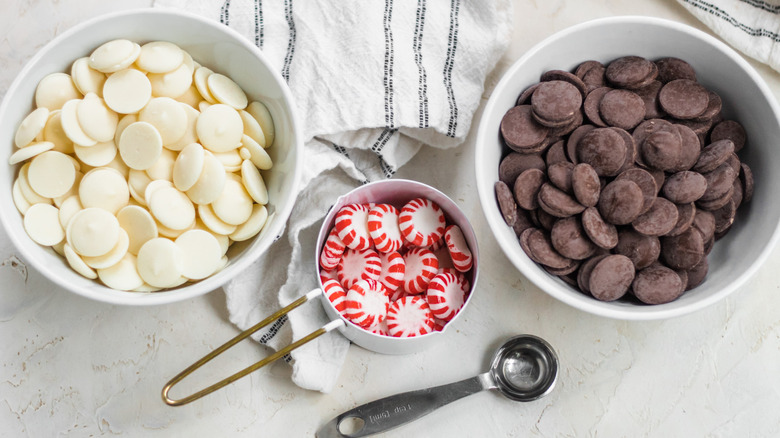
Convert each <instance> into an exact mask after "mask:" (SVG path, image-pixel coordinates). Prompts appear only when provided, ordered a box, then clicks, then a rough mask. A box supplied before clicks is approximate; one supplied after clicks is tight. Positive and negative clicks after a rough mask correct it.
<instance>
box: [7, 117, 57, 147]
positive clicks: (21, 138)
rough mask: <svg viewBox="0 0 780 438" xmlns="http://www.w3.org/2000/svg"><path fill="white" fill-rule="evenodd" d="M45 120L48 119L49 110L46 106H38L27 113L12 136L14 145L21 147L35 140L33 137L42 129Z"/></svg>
mask: <svg viewBox="0 0 780 438" xmlns="http://www.w3.org/2000/svg"><path fill="white" fill-rule="evenodd" d="M47 120H49V110H48V109H46V108H38V109H36V110H35V111H33V112H31V113H30V114H28V115H27V117H25V118H24V120H22V123H20V124H19V128H17V130H16V135H15V136H14V144H15V145H16V147H18V148H23V147H25V146H27V145H28V144H30V143H31V142H32V141H33V140H35V137H37V136H38V134H40V133H41V131H43V127H44V126H46V121H47Z"/></svg>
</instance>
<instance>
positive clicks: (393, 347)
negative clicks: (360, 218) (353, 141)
mask: <svg viewBox="0 0 780 438" xmlns="http://www.w3.org/2000/svg"><path fill="white" fill-rule="evenodd" d="M418 197H422V198H427V199H429V200H431V201H433V202H434V203H436V204H437V205H439V207H441V209H442V210H443V211H444V215H445V217H446V219H447V223H449V224H455V225H457V226H459V227H460V229H461V231H462V232H463V236H464V238H465V239H466V243H467V244H468V246H469V250H470V251H471V254H472V257H473V267H472V268H471V270H470V271H469V272H467V273H466V279H467V280H468V281H469V285H470V289H469V291H468V295H467V297H466V300H465V302H464V303H463V307H461V309H460V311H459V312H458V314H456V315H455V317H454V318H453V319H452V320H450V321H449V323H448V324H447V325H445V326H444V328H443V329H442V330H441V331H433V332H431V333H428V334H425V335H422V336H414V337H408V338H396V337H392V336H384V335H379V334H375V333H371V332H369V331H368V330H365V329H363V328H361V327H359V326H357V325H355V324H353V323H352V322H351V321H349V320H348V319H346V318H345V317H344V316H343V315H341V314H340V313H339V312H338V310H336V308H335V307H334V306H333V304H332V303H331V302H330V300H328V298H327V297H326V296H325V294H324V293H323V286H322V281H321V279H320V278H319V275H317V277H318V280H317V284H318V286H319V287H318V288H317V289H314V290H312V291H310V292H309V293H307V294H305V295H303V296H302V297H300V298H298V299H297V300H295V301H293V302H292V303H290V304H289V305H288V306H286V307H284V308H283V309H280V310H278V311H277V312H275V313H273V314H271V315H270V316H268V317H267V318H265V319H264V320H263V321H260V322H259V323H257V324H255V325H254V326H252V327H250V328H248V329H247V330H244V331H243V332H241V333H239V334H238V335H236V336H235V337H234V338H233V339H231V340H229V341H228V342H226V343H224V344H223V345H221V346H220V347H218V348H217V349H215V350H214V351H212V352H211V353H209V354H207V355H206V356H204V357H203V358H201V359H200V360H198V361H197V362H195V363H194V364H192V365H190V366H189V367H188V368H186V369H185V370H184V371H182V372H180V373H179V374H177V375H176V376H175V377H174V378H173V379H171V380H170V381H169V382H168V383H167V384H166V385H165V386H164V387H163V390H162V398H163V401H165V403H166V404H168V405H171V406H180V405H184V404H187V403H190V402H192V401H194V400H197V399H199V398H201V397H203V396H204V395H206V394H209V393H211V392H214V391H216V390H218V389H220V388H222V387H224V386H226V385H228V384H230V383H232V382H235V381H236V380H238V379H240V378H242V377H244V376H246V375H248V374H250V373H251V372H253V371H255V370H257V369H259V368H262V367H263V366H265V365H267V364H269V363H271V362H273V361H275V360H277V359H279V358H281V357H283V356H285V355H286V354H288V353H290V352H291V351H292V350H294V349H296V348H298V347H300V346H301V345H303V344H305V343H307V342H309V341H312V340H314V339H316V338H318V337H319V336H322V335H324V334H325V333H328V332H330V331H333V330H338V331H339V333H341V334H342V335H343V336H345V337H346V338H347V339H349V340H350V341H352V342H353V343H355V344H357V345H359V346H361V347H363V348H365V349H367V350H371V351H374V352H377V353H383V354H409V353H414V352H418V351H422V350H424V349H426V348H428V347H429V346H431V345H432V344H435V343H436V342H439V341H440V340H441V339H442V338H443V337H444V336H445V335H446V333H447V331H448V330H449V329H450V327H451V326H453V325H454V323H456V322H457V320H458V319H459V317H460V315H461V314H463V312H464V311H465V310H466V308H467V307H468V304H469V303H470V302H471V297H472V295H473V292H474V290H475V288H476V284H477V277H478V272H479V247H478V245H477V238H476V235H475V233H474V229H473V228H472V227H471V223H470V222H469V221H468V218H467V217H466V215H465V214H464V213H463V211H461V209H460V208H459V207H458V205H457V204H455V202H453V201H452V199H450V198H449V197H447V195H445V194H444V193H442V192H440V191H439V190H437V189H435V188H433V187H431V186H429V185H427V184H423V183H420V182H416V181H411V180H403V179H397V180H384V181H378V182H374V183H370V184H365V185H363V186H360V187H358V188H356V189H354V190H352V191H350V192H349V193H347V194H345V195H343V196H341V197H339V198H338V199H337V200H336V202H335V203H334V204H333V206H332V207H331V209H330V211H329V212H328V214H327V215H326V216H325V219H324V220H323V222H322V226H321V227H320V232H319V235H318V237H317V246H316V247H315V253H314V260H313V262H314V264H315V266H317V267H318V269H317V272H318V273H319V260H320V252H321V251H322V248H323V246H324V244H325V240H326V239H327V238H328V234H329V233H330V230H331V228H333V225H334V223H335V220H336V214H337V213H338V212H339V210H340V209H341V208H342V207H344V206H345V205H348V204H366V203H371V202H373V203H385V204H392V205H394V206H396V207H397V208H399V209H400V208H401V207H402V206H403V205H404V204H406V203H407V202H409V201H411V200H412V199H414V198H418ZM317 297H319V298H320V303H321V304H322V306H323V308H324V309H325V313H326V314H327V316H328V318H329V319H330V322H328V323H327V324H325V325H323V326H322V327H320V328H319V329H317V330H315V331H313V332H311V333H309V334H308V335H306V336H304V337H303V338H301V339H298V340H296V341H294V342H292V343H291V344H290V345H288V346H286V347H284V348H282V349H280V350H279V351H277V352H275V353H273V354H272V355H270V356H268V357H266V358H264V359H262V360H261V361H259V362H257V363H255V364H253V365H251V366H248V367H246V368H244V369H243V370H241V371H239V372H237V373H235V374H233V375H231V376H229V377H226V378H225V379H222V380H221V381H219V382H217V383H215V384H213V385H211V386H208V387H206V388H205V389H202V390H200V391H198V392H195V393H193V394H191V395H188V396H185V397H182V398H179V399H173V398H171V397H170V396H169V395H168V393H169V391H170V390H171V389H172V388H173V387H174V386H175V385H176V384H177V383H179V382H180V381H181V380H183V379H184V378H185V377H187V376H188V375H189V374H191V373H192V372H194V371H195V370H196V369H198V368H200V367H201V366H203V365H205V364H206V363H207V362H209V361H211V360H212V359H214V358H215V357H217V356H218V355H220V354H221V353H223V352H224V351H225V350H227V349H229V348H230V347H232V346H234V345H235V344H237V343H239V342H241V341H242V340H244V339H246V338H248V337H249V336H250V335H252V333H254V332H256V331H258V330H260V329H262V328H263V327H265V326H267V325H269V324H272V323H273V322H275V321H276V320H278V319H279V318H281V317H282V316H284V315H286V314H287V313H289V312H290V311H292V310H293V309H295V308H297V307H298V306H301V305H302V304H304V303H306V302H308V301H311V300H313V299H315V298H317Z"/></svg>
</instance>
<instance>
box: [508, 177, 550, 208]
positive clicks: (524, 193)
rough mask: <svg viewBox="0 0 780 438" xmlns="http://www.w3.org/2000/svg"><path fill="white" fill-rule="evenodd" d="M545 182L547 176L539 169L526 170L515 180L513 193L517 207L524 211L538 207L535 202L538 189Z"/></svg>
mask: <svg viewBox="0 0 780 438" xmlns="http://www.w3.org/2000/svg"><path fill="white" fill-rule="evenodd" d="M545 181H547V176H546V175H545V174H544V172H542V171H541V170H539V169H528V170H526V171H524V172H523V173H521V174H520V175H518V177H517V178H516V179H515V184H514V187H513V188H514V193H515V201H517V205H519V206H520V207H523V208H524V209H526V210H534V209H536V208H538V207H539V203H538V202H537V201H536V197H537V194H538V193H539V189H540V188H541V187H542V184H544V183H545Z"/></svg>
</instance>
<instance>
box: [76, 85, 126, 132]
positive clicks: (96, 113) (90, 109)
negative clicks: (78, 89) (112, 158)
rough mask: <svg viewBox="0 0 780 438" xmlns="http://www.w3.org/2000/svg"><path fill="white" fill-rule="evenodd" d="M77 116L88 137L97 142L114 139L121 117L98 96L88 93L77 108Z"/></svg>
mask: <svg viewBox="0 0 780 438" xmlns="http://www.w3.org/2000/svg"><path fill="white" fill-rule="evenodd" d="M76 116H77V117H78V122H79V126H81V130H82V131H84V134H87V137H89V138H91V139H93V140H95V141H97V142H105V141H109V140H113V139H114V134H115V133H116V125H117V122H119V116H117V114H116V113H115V112H113V111H111V109H110V108H108V106H106V103H105V102H103V99H101V98H100V97H98V95H97V94H95V93H88V94H87V95H86V96H84V99H82V100H81V102H79V105H78V107H77V108H76Z"/></svg>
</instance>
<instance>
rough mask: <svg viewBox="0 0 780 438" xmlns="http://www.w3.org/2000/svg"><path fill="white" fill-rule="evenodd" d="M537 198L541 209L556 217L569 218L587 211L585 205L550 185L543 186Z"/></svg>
mask: <svg viewBox="0 0 780 438" xmlns="http://www.w3.org/2000/svg"><path fill="white" fill-rule="evenodd" d="M537 198H538V199H537V201H538V202H539V207H541V208H542V209H543V210H544V211H546V212H547V213H550V214H551V215H553V216H555V217H569V216H572V215H575V214H578V213H582V210H585V206H584V205H582V204H580V203H579V202H577V200H575V199H574V198H572V197H571V196H570V195H568V194H567V193H565V192H564V191H562V190H560V189H558V188H556V187H555V186H553V185H552V184H549V183H544V184H542V187H541V188H540V189H539V195H538V196H537Z"/></svg>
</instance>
